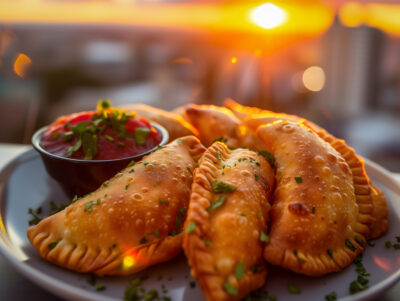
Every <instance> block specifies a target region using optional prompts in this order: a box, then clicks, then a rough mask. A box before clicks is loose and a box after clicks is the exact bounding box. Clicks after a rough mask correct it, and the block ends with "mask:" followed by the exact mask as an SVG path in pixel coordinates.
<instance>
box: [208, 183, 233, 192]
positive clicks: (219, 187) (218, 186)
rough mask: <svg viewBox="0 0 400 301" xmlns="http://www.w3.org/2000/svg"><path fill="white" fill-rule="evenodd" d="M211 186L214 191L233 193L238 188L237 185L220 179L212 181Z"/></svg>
mask: <svg viewBox="0 0 400 301" xmlns="http://www.w3.org/2000/svg"><path fill="white" fill-rule="evenodd" d="M211 187H212V190H213V192H214V193H224V192H226V193H231V192H234V191H235V190H236V187H233V186H232V185H229V184H227V183H224V182H220V181H214V182H212V183H211Z"/></svg>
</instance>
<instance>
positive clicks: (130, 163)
mask: <svg viewBox="0 0 400 301" xmlns="http://www.w3.org/2000/svg"><path fill="white" fill-rule="evenodd" d="M135 164H136V162H135V161H134V160H132V161H131V162H129V164H128V165H127V166H126V167H131V166H133V165H135Z"/></svg>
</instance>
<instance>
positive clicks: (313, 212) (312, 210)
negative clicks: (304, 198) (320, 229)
mask: <svg viewBox="0 0 400 301" xmlns="http://www.w3.org/2000/svg"><path fill="white" fill-rule="evenodd" d="M311 212H312V214H315V207H314V206H313V207H312V208H311Z"/></svg>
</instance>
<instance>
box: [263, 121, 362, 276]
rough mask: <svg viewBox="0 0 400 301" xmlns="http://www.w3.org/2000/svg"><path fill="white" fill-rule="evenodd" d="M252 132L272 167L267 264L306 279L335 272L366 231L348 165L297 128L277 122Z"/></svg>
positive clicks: (359, 247) (355, 250)
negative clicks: (269, 154)
mask: <svg viewBox="0 0 400 301" xmlns="http://www.w3.org/2000/svg"><path fill="white" fill-rule="evenodd" d="M257 133H258V135H259V136H260V138H261V139H262V140H263V141H264V142H265V143H266V145H267V148H268V149H269V150H271V151H272V153H273V154H274V156H275V163H276V181H277V187H276V189H275V192H274V199H273V204H272V209H271V224H270V229H271V230H270V239H271V240H270V243H269V244H268V245H267V246H266V248H265V253H264V255H265V258H266V260H267V261H268V262H269V263H271V264H274V265H280V266H282V267H284V268H287V269H290V270H292V271H294V272H297V273H300V274H305V275H309V276H321V275H324V274H327V273H330V272H336V271H340V270H341V269H343V268H344V267H346V266H347V265H349V264H350V263H351V262H352V261H353V260H354V259H355V258H356V257H357V255H358V254H359V253H361V252H362V251H363V249H364V245H365V237H364V235H365V234H366V233H368V231H369V229H368V226H367V225H366V224H365V223H364V214H360V212H361V211H362V210H363V206H362V205H358V202H357V199H356V198H357V197H359V196H360V194H359V193H360V191H359V189H360V188H359V187H355V185H354V184H353V174H352V170H351V168H350V167H349V164H348V163H347V162H346V161H345V159H343V158H342V156H341V155H340V153H338V152H337V151H336V150H335V149H334V148H333V147H332V146H331V145H330V144H329V143H327V142H325V141H324V140H322V139H320V138H319V136H318V135H316V134H315V133H314V132H313V131H312V130H310V129H309V128H308V127H306V126H304V125H302V124H296V123H291V122H287V121H276V122H274V123H272V124H269V125H266V126H262V127H260V128H259V129H258V132H257ZM361 192H363V191H361Z"/></svg>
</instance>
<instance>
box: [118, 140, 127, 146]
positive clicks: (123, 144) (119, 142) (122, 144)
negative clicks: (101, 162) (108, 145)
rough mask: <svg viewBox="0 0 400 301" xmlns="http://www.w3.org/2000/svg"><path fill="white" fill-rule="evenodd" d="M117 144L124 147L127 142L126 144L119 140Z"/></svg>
mask: <svg viewBox="0 0 400 301" xmlns="http://www.w3.org/2000/svg"><path fill="white" fill-rule="evenodd" d="M117 145H118V146H119V147H124V146H126V144H125V143H124V142H122V141H118V142H117Z"/></svg>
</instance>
